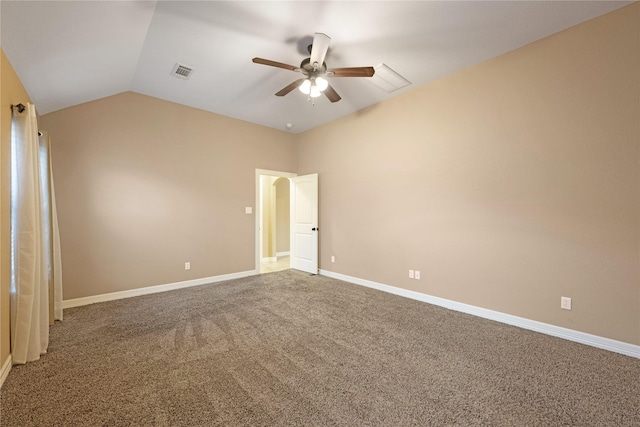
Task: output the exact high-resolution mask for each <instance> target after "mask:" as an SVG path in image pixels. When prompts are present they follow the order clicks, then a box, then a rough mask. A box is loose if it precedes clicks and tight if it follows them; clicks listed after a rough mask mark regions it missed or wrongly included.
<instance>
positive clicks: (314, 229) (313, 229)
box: [311, 227, 320, 231]
mask: <svg viewBox="0 0 640 427" xmlns="http://www.w3.org/2000/svg"><path fill="white" fill-rule="evenodd" d="M316 230H318V231H319V230H320V229H319V228H316V227H313V228H312V229H311V231H316Z"/></svg>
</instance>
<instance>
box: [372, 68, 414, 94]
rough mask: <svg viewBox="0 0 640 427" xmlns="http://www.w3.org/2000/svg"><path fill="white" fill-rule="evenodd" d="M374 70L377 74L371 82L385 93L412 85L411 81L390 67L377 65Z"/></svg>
mask: <svg viewBox="0 0 640 427" xmlns="http://www.w3.org/2000/svg"><path fill="white" fill-rule="evenodd" d="M374 69H375V70H376V72H375V74H374V75H373V77H371V78H370V79H369V81H370V82H371V83H373V84H374V85H376V86H378V87H379V88H380V89H382V90H384V91H387V92H389V93H391V92H393V91H396V90H398V89H401V88H403V87H405V86H409V85H410V84H411V82H410V81H409V80H407V79H405V78H404V77H402V76H401V75H400V74H398V73H397V72H395V71H393V70H392V69H391V68H390V67H389V66H388V65H385V64H380V65H376V66H375V67H374Z"/></svg>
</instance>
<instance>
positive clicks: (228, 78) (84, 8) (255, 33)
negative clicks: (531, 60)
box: [0, 0, 631, 132]
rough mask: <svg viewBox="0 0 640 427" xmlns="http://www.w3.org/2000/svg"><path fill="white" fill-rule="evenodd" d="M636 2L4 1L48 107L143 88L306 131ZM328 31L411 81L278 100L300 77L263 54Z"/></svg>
mask: <svg viewBox="0 0 640 427" xmlns="http://www.w3.org/2000/svg"><path fill="white" fill-rule="evenodd" d="M629 3H631V2H629V1H625V2H617V1H511V2H501V1H497V2H485V1H456V2H451V1H410V2H401V1H370V2H346V1H317V2H313V1H284V2H274V1H259V2H246V1H234V2H222V1H157V2H156V1H7V0H3V1H2V2H1V10H0V13H1V27H0V28H1V31H0V32H1V38H0V42H1V46H2V49H3V50H4V51H5V53H6V55H7V57H8V59H9V61H10V62H11V63H12V65H13V67H14V68H15V69H16V72H17V73H18V75H19V77H20V79H21V81H22V83H23V85H24V86H25V88H26V90H27V92H28V93H29V96H30V97H31V98H32V100H33V101H34V103H35V104H36V107H37V109H38V111H39V113H40V114H46V113H49V112H52V111H55V110H58V109H61V108H66V107H69V106H73V105H77V104H80V103H84V102H87V101H92V100H95V99H99V98H102V97H105V96H109V95H113V94H117V93H120V92H124V91H133V92H138V93H142V94H146V95H150V96H154V97H157V98H161V99H165V100H168V101H172V102H177V103H180V104H184V105H188V106H192V107H196V108H200V109H203V110H207V111H211V112H214V113H217V114H222V115H225V116H230V117H234V118H238V119H241V120H246V121H249V122H253V123H257V124H261V125H264V126H269V127H273V128H276V129H285V128H286V124H287V123H292V124H293V127H292V129H290V130H291V131H292V132H301V131H304V130H307V129H310V128H313V127H315V126H318V125H321V124H323V123H326V122H329V121H331V120H334V119H336V118H339V117H341V116H344V115H346V114H349V113H351V112H354V111H357V110H360V109H362V108H365V107H367V106H370V105H372V104H375V103H377V102H380V101H383V100H385V99H388V98H390V97H393V96H396V95H398V94H400V93H403V92H406V91H409V90H412V89H415V88H417V87H418V86H420V85H423V84H425V83H428V82H430V81H433V80H435V79H438V78H441V77H444V76H446V75H448V74H452V73H455V72H456V71H459V70H462V69H464V68H467V67H469V66H472V65H474V64H477V63H479V62H482V61H485V60H487V59H490V58H493V57H495V56H498V55H501V54H503V53H506V52H508V51H511V50H514V49H517V48H519V47H521V46H524V45H526V44H528V43H531V42H533V41H535V40H538V39H541V38H543V37H546V36H548V35H551V34H553V33H556V32H558V31H561V30H563V29H565V28H568V27H570V26H574V25H576V24H579V23H581V22H583V21H586V20H589V19H592V18H594V17H596V16H599V15H602V14H604V13H607V12H609V11H612V10H614V9H617V8H619V7H622V6H624V5H626V4H629ZM315 32H322V33H325V34H327V35H329V36H330V37H331V38H332V40H331V44H330V48H329V52H328V54H327V57H326V62H327V64H328V66H329V67H330V68H338V67H351V66H354V67H355V66H376V65H378V64H381V63H384V64H386V65H387V66H389V67H391V68H392V69H393V70H395V71H396V72H398V73H399V74H401V75H402V76H404V77H405V78H406V79H408V80H409V81H410V82H411V84H410V85H409V86H407V87H405V88H403V89H400V90H397V91H395V92H392V93H387V92H386V91H384V90H382V89H380V88H379V87H377V86H375V85H374V84H372V83H371V82H370V81H369V79H368V78H333V79H331V81H330V83H331V85H332V86H333V87H334V88H335V89H336V91H337V92H338V93H339V94H340V95H341V96H342V100H341V101H339V102H337V103H333V104H332V103H330V102H329V100H328V99H327V98H325V97H320V98H317V99H316V100H315V102H314V103H313V104H312V103H310V102H308V100H307V96H306V95H304V94H302V93H301V92H299V91H297V90H295V91H293V92H291V93H290V94H288V95H287V96H285V97H276V96H274V94H275V92H277V91H278V90H280V89H282V88H283V87H284V86H286V85H288V84H289V83H291V82H293V81H294V80H296V79H298V78H299V77H300V75H299V74H297V73H294V72H292V71H288V70H284V69H279V68H274V67H268V66H264V65H259V64H254V63H252V62H251V59H252V58H253V57H262V58H267V59H271V60H275V61H279V62H283V63H287V64H291V65H294V66H298V65H299V64H300V62H301V61H302V60H303V59H304V58H307V57H308V56H309V55H308V53H307V46H308V45H309V44H310V42H311V40H312V38H313V34H314V33H315ZM176 63H179V64H182V65H186V66H188V67H191V68H193V70H194V71H193V73H192V76H191V77H190V78H189V79H188V80H182V79H178V78H176V77H174V76H172V75H171V71H172V69H173V67H174V65H175V64H176Z"/></svg>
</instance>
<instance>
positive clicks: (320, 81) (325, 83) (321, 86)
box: [316, 77, 329, 92]
mask: <svg viewBox="0 0 640 427" xmlns="http://www.w3.org/2000/svg"><path fill="white" fill-rule="evenodd" d="M316 86H318V89H319V90H320V92H322V91H323V90H325V89H326V88H327V87H328V86H329V82H328V81H327V80H326V79H323V78H322V77H318V78H316Z"/></svg>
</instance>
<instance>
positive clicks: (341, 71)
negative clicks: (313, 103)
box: [253, 33, 375, 102]
mask: <svg viewBox="0 0 640 427" xmlns="http://www.w3.org/2000/svg"><path fill="white" fill-rule="evenodd" d="M330 41H331V37H329V36H327V35H326V34H322V33H315V35H314V37H313V44H312V45H310V46H309V53H310V55H311V56H310V57H309V58H306V59H305V60H303V61H302V63H300V66H299V67H294V66H293V65H289V64H284V63H282V62H277V61H271V60H269V59H263V58H253V62H254V63H256V64H262V65H268V66H271V67H277V68H282V69H285V70H290V71H294V72H297V73H301V74H302V75H304V77H303V78H301V79H298V80H296V81H295V82H293V83H291V84H289V85H287V86H285V87H284V88H282V89H281V90H279V91H278V92H276V96H285V95H287V94H288V93H290V92H291V91H292V90H294V89H295V88H298V89H299V90H300V92H302V93H304V94H305V95H308V98H307V99H308V100H311V98H317V97H319V96H320V95H322V94H323V93H324V94H325V96H326V97H327V98H328V99H329V101H331V102H338V101H340V99H342V98H341V97H340V95H338V93H337V92H336V91H335V89H334V88H333V87H331V85H330V84H329V82H328V81H327V79H326V78H325V77H372V76H373V75H374V74H375V70H374V68H373V67H352V68H335V69H327V64H326V63H325V62H324V59H325V57H326V55H327V51H328V50H329V42H330Z"/></svg>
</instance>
